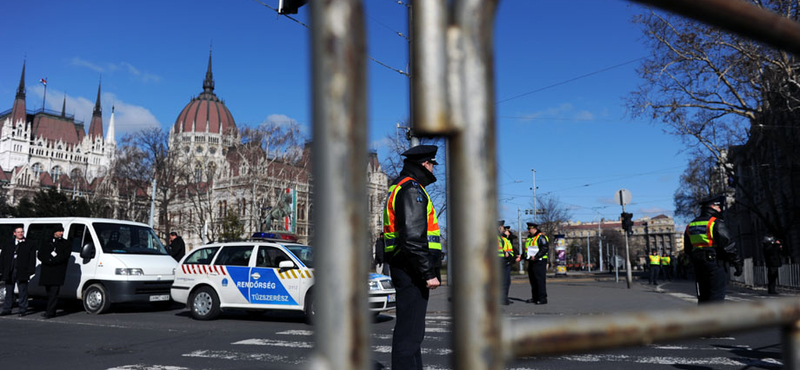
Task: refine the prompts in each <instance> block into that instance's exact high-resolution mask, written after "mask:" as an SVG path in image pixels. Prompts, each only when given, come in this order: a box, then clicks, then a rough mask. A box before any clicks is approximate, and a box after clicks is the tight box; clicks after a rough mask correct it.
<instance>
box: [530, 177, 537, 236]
mask: <svg viewBox="0 0 800 370" xmlns="http://www.w3.org/2000/svg"><path fill="white" fill-rule="evenodd" d="M531 171H532V172H533V223H536V170H534V169H532V168H531Z"/></svg>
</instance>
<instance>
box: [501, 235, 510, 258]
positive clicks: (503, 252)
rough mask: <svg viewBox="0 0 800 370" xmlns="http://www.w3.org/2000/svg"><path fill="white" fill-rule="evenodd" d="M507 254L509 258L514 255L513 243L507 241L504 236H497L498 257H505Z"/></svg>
mask: <svg viewBox="0 0 800 370" xmlns="http://www.w3.org/2000/svg"><path fill="white" fill-rule="evenodd" d="M506 252H507V253H508V255H509V256H513V255H514V247H513V246H512V245H511V241H510V240H508V239H506V238H505V237H503V236H500V235H498V236H497V255H498V256H499V257H505V256H506Z"/></svg>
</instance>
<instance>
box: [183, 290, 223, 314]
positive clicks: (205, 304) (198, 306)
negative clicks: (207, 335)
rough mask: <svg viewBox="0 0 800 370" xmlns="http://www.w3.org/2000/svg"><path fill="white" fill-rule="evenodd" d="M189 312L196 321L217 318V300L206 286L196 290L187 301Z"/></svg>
mask: <svg viewBox="0 0 800 370" xmlns="http://www.w3.org/2000/svg"><path fill="white" fill-rule="evenodd" d="M189 310H190V311H191V313H192V317H193V318H195V319H197V320H213V319H215V318H217V316H219V298H217V293H215V292H214V289H211V288H209V287H207V286H204V287H201V288H200V289H197V291H196V292H194V293H193V294H192V297H191V298H190V299H189Z"/></svg>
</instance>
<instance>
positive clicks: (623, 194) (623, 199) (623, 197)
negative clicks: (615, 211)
mask: <svg viewBox="0 0 800 370" xmlns="http://www.w3.org/2000/svg"><path fill="white" fill-rule="evenodd" d="M614 199H615V200H616V201H617V204H619V205H621V206H624V205H626V204H628V203H630V202H631V192H629V191H628V189H619V190H617V192H616V193H615V194H614Z"/></svg>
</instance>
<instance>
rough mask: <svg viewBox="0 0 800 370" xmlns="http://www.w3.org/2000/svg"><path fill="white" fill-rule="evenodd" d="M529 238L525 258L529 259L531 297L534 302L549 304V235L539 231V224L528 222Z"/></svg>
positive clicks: (530, 301) (530, 300) (526, 240)
mask: <svg viewBox="0 0 800 370" xmlns="http://www.w3.org/2000/svg"><path fill="white" fill-rule="evenodd" d="M527 225H528V238H527V239H525V259H526V260H527V261H528V281H529V282H530V283H531V299H529V300H527V301H525V302H528V303H534V304H547V285H546V278H547V252H549V251H550V247H549V244H548V240H547V235H544V234H542V232H541V231H539V225H538V224H536V223H533V222H528V223H527Z"/></svg>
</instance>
